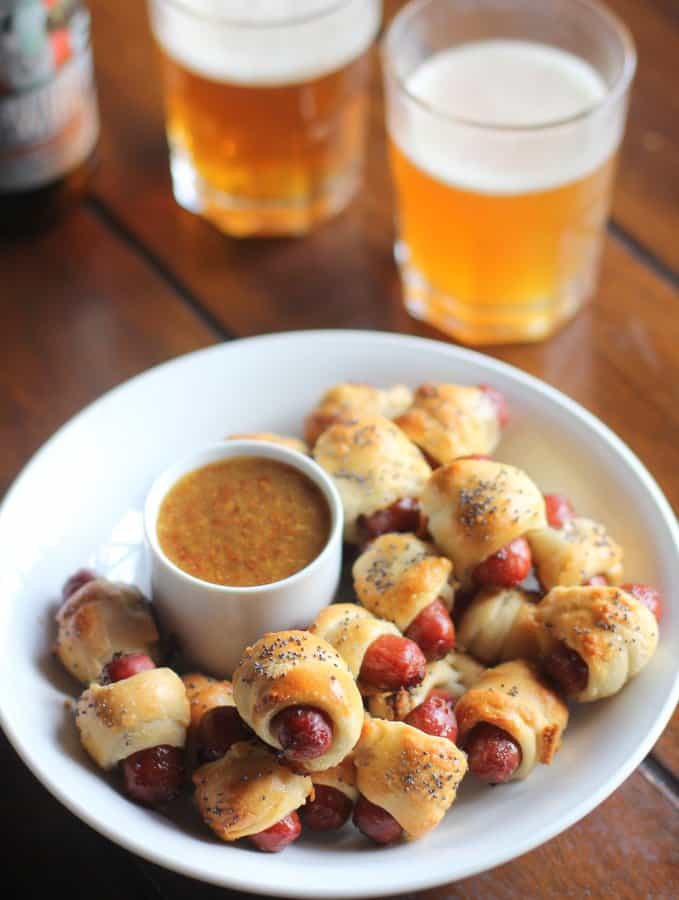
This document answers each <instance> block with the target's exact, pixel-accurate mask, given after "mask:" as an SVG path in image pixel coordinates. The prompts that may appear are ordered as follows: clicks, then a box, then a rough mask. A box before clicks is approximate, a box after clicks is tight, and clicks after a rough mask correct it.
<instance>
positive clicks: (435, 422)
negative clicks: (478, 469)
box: [396, 382, 500, 465]
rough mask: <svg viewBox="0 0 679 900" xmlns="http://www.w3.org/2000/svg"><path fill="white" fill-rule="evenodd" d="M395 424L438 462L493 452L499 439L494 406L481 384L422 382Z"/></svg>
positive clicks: (442, 462)
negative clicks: (410, 404) (408, 407)
mask: <svg viewBox="0 0 679 900" xmlns="http://www.w3.org/2000/svg"><path fill="white" fill-rule="evenodd" d="M396 424H397V425H398V426H399V428H401V429H402V430H403V431H404V432H405V433H406V434H407V435H408V437H409V438H410V440H411V441H412V442H413V443H414V444H417V446H418V447H419V448H420V450H424V452H425V453H426V454H427V456H428V457H430V458H431V459H433V460H435V461H436V462H437V463H438V464H439V465H445V464H446V463H449V462H452V461H453V460H454V459H456V458H457V457H458V456H468V455H470V454H472V453H483V454H490V453H492V452H493V450H495V448H496V447H497V445H498V442H499V440H500V423H499V421H498V415H497V411H496V409H495V405H494V403H493V401H492V400H491V399H490V397H489V396H488V394H487V393H486V392H485V391H482V390H481V388H479V387H465V386H462V385H459V384H436V383H434V382H428V383H426V384H423V385H420V387H419V388H418V389H417V391H416V392H415V400H414V401H413V405H412V406H411V407H410V409H407V410H406V411H405V412H404V413H403V415H401V416H399V417H398V418H397V419H396Z"/></svg>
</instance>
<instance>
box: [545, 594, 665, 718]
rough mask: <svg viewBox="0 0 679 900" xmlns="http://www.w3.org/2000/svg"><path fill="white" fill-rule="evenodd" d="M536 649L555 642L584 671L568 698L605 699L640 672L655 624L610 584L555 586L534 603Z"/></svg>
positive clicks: (628, 596)
mask: <svg viewBox="0 0 679 900" xmlns="http://www.w3.org/2000/svg"><path fill="white" fill-rule="evenodd" d="M536 621H537V623H538V626H539V629H540V630H539V639H540V646H541V652H542V654H543V655H544V656H546V655H547V654H548V653H550V652H551V651H552V650H553V649H554V647H555V646H556V645H557V644H558V643H559V642H561V641H563V642H564V643H566V644H567V645H568V646H569V647H570V648H571V649H572V650H575V651H576V652H577V653H578V654H579V655H580V657H581V658H582V659H583V661H584V662H585V663H586V665H587V668H588V670H589V677H588V680H587V686H586V687H585V688H584V690H582V691H580V692H579V693H578V694H575V695H574V697H573V699H575V700H579V701H581V702H588V701H590V700H598V699H600V698H602V697H610V696H611V695H612V694H615V693H617V692H618V691H619V690H620V689H621V688H622V687H624V685H625V684H626V683H627V682H628V681H629V679H630V678H633V677H634V676H635V675H636V674H637V673H638V672H640V671H641V670H642V669H643V668H644V666H645V665H646V664H647V663H648V661H649V660H650V659H651V657H652V656H653V654H654V653H655V650H656V647H657V644H658V623H657V622H656V619H655V616H654V615H653V613H652V612H651V611H650V610H649V609H647V608H646V607H645V606H644V605H643V603H640V602H639V601H638V600H637V599H636V597H634V596H632V594H628V593H627V591H623V590H621V589H620V588H616V587H583V586H573V587H556V588H553V589H552V590H551V591H550V592H549V593H548V594H547V595H546V596H545V597H544V598H543V599H542V600H541V601H540V603H539V604H538V606H537V610H536Z"/></svg>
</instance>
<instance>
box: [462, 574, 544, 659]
mask: <svg viewBox="0 0 679 900" xmlns="http://www.w3.org/2000/svg"><path fill="white" fill-rule="evenodd" d="M529 598H530V595H529V594H528V593H526V591H521V590H518V589H517V588H492V587H489V588H485V589H484V590H482V591H480V592H479V593H478V594H477V596H476V597H475V598H474V600H473V601H472V603H471V605H470V606H469V607H468V608H467V610H466V611H465V613H464V615H463V616H462V619H461V620H460V624H459V626H458V629H457V643H458V646H460V647H462V648H464V649H465V650H466V651H467V652H468V653H471V654H472V656H474V657H476V659H478V660H480V661H481V662H483V663H485V664H486V665H494V664H495V663H498V662H505V661H507V660H509V659H537V658H538V657H539V655H540V645H539V642H538V626H537V624H536V622H535V610H536V608H537V607H536V604H535V603H532V602H531V600H530V599H529Z"/></svg>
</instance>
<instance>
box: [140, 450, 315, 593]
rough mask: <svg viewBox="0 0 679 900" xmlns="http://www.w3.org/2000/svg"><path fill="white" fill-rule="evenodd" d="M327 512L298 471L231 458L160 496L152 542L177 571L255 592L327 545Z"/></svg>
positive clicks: (196, 472)
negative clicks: (260, 586) (253, 589)
mask: <svg viewBox="0 0 679 900" xmlns="http://www.w3.org/2000/svg"><path fill="white" fill-rule="evenodd" d="M330 524H331V516H330V508H329V506H328V502H327V500H326V499H325V497H324V496H323V493H322V492H321V490H320V489H319V488H318V487H317V486H316V485H315V484H314V483H313V481H311V479H310V478H308V477H307V476H306V475H304V474H303V473H302V472H299V471H298V470H297V469H295V468H293V467H292V466H289V465H286V464H285V463H281V462H278V461H277V460H273V459H264V458H262V457H251V456H243V457H232V458H230V459H225V460H221V461H219V462H216V463H210V464H209V465H206V466H202V467H201V468H199V469H195V470H194V471H192V472H189V473H188V474H186V475H184V476H183V477H182V478H180V479H179V481H177V482H176V483H175V484H174V485H173V487H172V488H170V490H169V491H168V493H167V494H166V495H165V497H164V499H163V502H162V504H161V506H160V510H159V513H158V519H157V523H156V533H157V535H158V542H159V544H160V547H161V549H162V551H163V553H165V555H166V556H167V557H168V559H170V560H171V561H172V562H173V563H174V564H175V565H176V566H178V567H179V568H180V569H182V570H183V571H184V572H187V573H188V574H189V575H193V576H194V577H196V578H200V579H202V580H203V581H208V582H211V583H212V584H220V585H228V586H230V587H253V586H255V585H262V584H271V583H273V582H274V581H280V580H282V579H283V578H287V577H289V576H290V575H293V574H294V573H295V572H299V571H300V570H301V569H303V568H305V567H306V566H307V565H309V563H310V562H312V561H313V560H314V559H315V558H316V557H317V556H318V555H319V554H320V552H321V550H323V548H324V547H325V545H326V543H327V541H328V537H329V535H330Z"/></svg>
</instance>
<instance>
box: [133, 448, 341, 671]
mask: <svg viewBox="0 0 679 900" xmlns="http://www.w3.org/2000/svg"><path fill="white" fill-rule="evenodd" d="M237 456H254V457H259V458H263V459H274V460H277V461H278V462H281V463H287V465H289V466H292V467H293V468H295V469H297V470H298V471H299V472H302V473H303V474H304V475H306V476H307V477H308V478H310V479H311V481H313V483H314V484H315V485H316V486H317V487H318V488H319V489H320V490H321V492H322V494H323V496H324V497H325V500H326V502H327V504H328V507H329V509H330V534H329V536H328V540H327V542H326V544H325V547H324V548H323V550H322V551H321V552H320V553H319V555H318V556H317V557H316V558H315V559H314V560H312V562H310V563H309V565H307V566H305V567H304V568H303V569H300V571H299V572H295V573H294V574H293V575H290V577H289V578H285V579H283V580H281V581H276V582H273V583H272V584H261V585H256V586H254V587H231V586H228V585H220V584H210V583H209V582H207V581H203V580H202V579H200V578H194V576H193V575H189V573H188V572H185V571H184V570H183V569H180V568H179V567H178V566H177V565H175V564H174V563H173V562H172V561H171V560H170V559H168V557H167V556H166V555H165V553H164V552H163V550H162V549H161V547H160V544H159V542H158V533H157V522H158V512H159V510H160V506H161V504H162V502H163V499H164V498H165V496H166V494H167V492H168V491H169V490H170V488H172V487H173V486H174V485H175V484H176V482H177V481H178V480H179V479H180V478H181V477H182V475H186V474H187V473H188V472H192V471H193V470H194V469H198V468H200V467H201V466H205V465H208V463H214V462H219V461H220V460H224V459H232V458H234V457H237ZM262 514H263V515H265V514H266V511H265V510H262ZM342 519H343V517H342V501H341V500H340V497H339V494H338V493H337V488H336V487H335V485H334V484H333V482H332V480H331V479H330V478H329V477H328V476H327V475H326V473H325V472H324V471H323V469H321V467H320V466H318V465H316V463H315V462H314V461H313V460H312V459H310V458H309V457H308V456H304V455H303V454H301V453H297V451H296V450H289V449H288V448H287V447H281V446H279V445H277V444H269V443H265V442H262V441H247V440H231V441H222V442H221V443H219V444H212V445H210V446H209V447H205V448H203V449H202V450H199V451H198V452H197V453H192V454H190V455H189V456H186V457H184V458H183V459H182V460H181V461H180V462H178V463H175V464H173V465H172V466H170V467H169V468H167V469H165V471H164V472H163V473H162V474H161V475H159V476H158V478H157V479H156V480H155V482H154V484H153V486H152V487H151V490H150V491H149V493H148V497H147V498H146V503H145V505H144V526H145V531H146V541H147V544H148V547H149V553H150V558H151V599H152V600H153V604H154V606H155V607H156V608H157V610H158V615H159V619H160V622H161V624H162V625H163V626H164V628H165V629H167V630H168V631H169V632H170V633H171V634H172V635H173V636H175V637H176V638H177V640H178V642H179V645H180V648H181V651H182V655H183V656H184V657H185V658H186V659H187V661H189V662H190V663H191V664H192V665H193V666H196V667H197V668H199V669H201V670H203V671H205V672H208V673H209V674H211V675H217V676H218V677H220V678H229V677H230V676H231V673H232V672H233V670H234V669H235V668H236V666H237V665H238V661H239V659H240V657H241V654H242V652H243V649H244V648H245V647H247V646H248V645H249V644H254V642H255V641H257V640H258V639H259V638H260V637H261V636H262V635H263V634H264V633H265V632H267V631H282V630H283V629H286V628H305V627H307V626H308V625H309V624H310V623H311V622H313V620H314V619H315V618H316V615H317V613H318V612H319V611H320V610H321V609H322V608H323V607H324V606H327V605H328V603H332V599H333V597H334V596H335V592H336V590H337V585H338V583H339V579H340V571H341V567H342Z"/></svg>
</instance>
